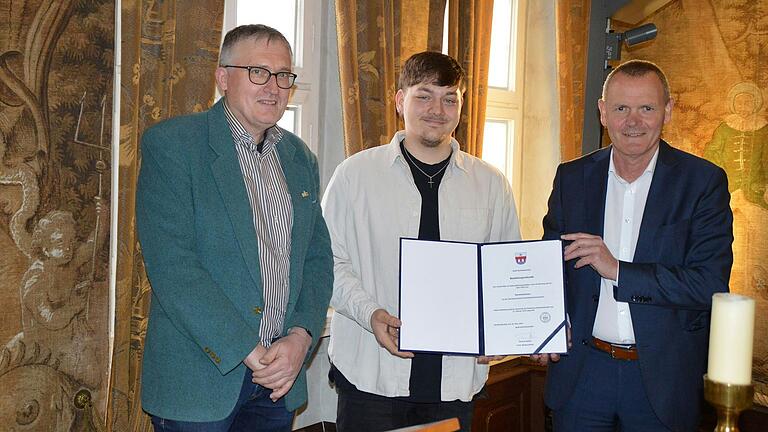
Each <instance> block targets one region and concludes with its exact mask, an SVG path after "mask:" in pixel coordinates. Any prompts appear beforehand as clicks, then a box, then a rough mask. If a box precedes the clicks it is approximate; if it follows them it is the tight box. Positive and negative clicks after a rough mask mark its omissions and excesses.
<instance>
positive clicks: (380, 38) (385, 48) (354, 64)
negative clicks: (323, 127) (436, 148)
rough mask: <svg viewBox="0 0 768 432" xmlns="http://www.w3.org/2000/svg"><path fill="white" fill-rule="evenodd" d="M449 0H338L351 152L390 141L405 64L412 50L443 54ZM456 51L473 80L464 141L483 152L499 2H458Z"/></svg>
mask: <svg viewBox="0 0 768 432" xmlns="http://www.w3.org/2000/svg"><path fill="white" fill-rule="evenodd" d="M445 5H446V0H429V2H424V1H420V0H384V1H381V2H367V1H357V0H337V1H336V21H337V32H338V41H339V42H338V44H339V69H340V78H341V92H342V109H343V114H344V136H345V152H346V154H347V156H350V155H352V154H355V153H357V152H358V151H360V150H364V149H367V148H371V147H375V146H378V145H381V144H382V143H386V142H389V140H390V139H391V138H392V135H393V134H394V133H395V131H396V130H397V129H398V128H399V127H401V125H402V124H401V121H400V119H399V118H398V116H397V112H396V110H395V101H394V95H395V92H396V90H397V77H398V73H399V69H400V65H401V64H402V62H403V61H405V59H407V58H408V57H409V56H411V55H412V54H415V53H417V52H420V51H424V50H428V49H429V50H435V51H439V50H440V48H441V46H442V35H443V18H444V16H445V15H444V11H445ZM450 9H451V11H452V13H451V14H450V15H449V20H450V24H449V26H448V29H449V30H448V37H449V47H454V48H453V49H449V52H450V53H452V55H453V56H454V57H456V59H457V60H458V61H459V62H460V63H461V64H462V66H463V67H464V68H465V69H466V71H467V74H468V76H469V83H468V84H469V85H468V88H467V93H466V94H465V98H464V109H463V113H462V117H461V122H460V124H459V128H458V130H457V139H458V140H459V142H460V143H461V145H462V146H463V147H464V148H465V149H466V150H468V151H469V152H470V153H471V154H474V155H478V156H479V155H480V151H481V148H482V146H481V145H480V144H479V143H480V142H482V127H483V124H484V120H485V99H486V94H487V81H488V59H489V53H490V42H491V41H490V32H489V31H488V29H489V28H490V26H491V18H492V13H493V2H492V1H481V0H451V6H450Z"/></svg>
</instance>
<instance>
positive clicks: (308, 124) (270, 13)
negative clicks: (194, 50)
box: [222, 0, 321, 153]
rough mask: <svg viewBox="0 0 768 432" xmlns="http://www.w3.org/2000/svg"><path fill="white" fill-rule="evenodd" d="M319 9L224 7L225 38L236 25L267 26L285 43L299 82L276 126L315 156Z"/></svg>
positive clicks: (269, 3)
mask: <svg viewBox="0 0 768 432" xmlns="http://www.w3.org/2000/svg"><path fill="white" fill-rule="evenodd" d="M320 7H321V4H320V2H318V1H314V0H280V1H275V0H225V5H224V33H225V34H226V32H227V31H229V30H231V29H233V28H235V27H237V26H238V25H243V24H266V25H268V26H270V27H274V28H275V29H277V30H279V31H280V32H281V33H282V34H283V35H284V36H285V38H286V39H288V42H289V43H290V44H291V49H292V50H293V71H294V73H296V74H297V75H298V78H296V84H295V85H294V90H293V93H292V95H291V100H290V102H289V103H288V108H287V109H286V110H285V114H283V118H282V119H280V121H279V122H277V124H278V125H279V126H280V127H282V128H283V129H286V130H288V131H291V132H293V133H295V134H296V135H298V136H299V137H301V139H303V140H304V141H305V142H306V143H307V145H308V146H309V148H310V149H311V150H312V151H313V152H315V153H317V141H318V138H317V136H318V131H317V123H318V93H319V85H318V82H319V77H318V71H319V70H320V56H319V55H318V53H317V51H319V50H318V49H316V48H315V43H316V41H318V40H319V39H320V37H319V35H318V34H317V33H319V29H318V28H317V26H316V25H315V21H316V20H313V19H312V18H313V17H319V16H321V10H320ZM305 18H306V19H305ZM222 38H223V35H222Z"/></svg>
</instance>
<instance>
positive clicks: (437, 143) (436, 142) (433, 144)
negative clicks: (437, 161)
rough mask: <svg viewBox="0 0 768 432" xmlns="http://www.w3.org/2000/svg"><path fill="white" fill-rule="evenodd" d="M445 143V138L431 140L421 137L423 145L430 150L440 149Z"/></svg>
mask: <svg viewBox="0 0 768 432" xmlns="http://www.w3.org/2000/svg"><path fill="white" fill-rule="evenodd" d="M443 142H445V137H442V138H436V139H431V138H427V137H421V145H423V146H424V147H428V148H435V147H440V144H442V143H443Z"/></svg>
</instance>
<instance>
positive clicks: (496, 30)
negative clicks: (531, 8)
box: [488, 0, 517, 89]
mask: <svg viewBox="0 0 768 432" xmlns="http://www.w3.org/2000/svg"><path fill="white" fill-rule="evenodd" d="M516 3H517V2H516V1H515V0H495V1H494V2H493V27H492V28H491V58H490V62H489V66H488V85H489V86H491V87H501V88H505V89H506V88H510V83H514V79H513V77H511V76H510V72H511V71H510V61H509V60H510V58H513V56H514V54H515V53H514V50H515V46H514V39H513V33H514V30H515V25H514V23H515V20H514V18H515V17H514V15H515V14H513V6H516Z"/></svg>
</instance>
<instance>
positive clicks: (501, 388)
mask: <svg viewBox="0 0 768 432" xmlns="http://www.w3.org/2000/svg"><path fill="white" fill-rule="evenodd" d="M543 389H544V369H543V368H540V367H537V366H533V365H531V364H530V363H529V362H528V361H527V360H526V359H523V358H517V359H512V360H509V361H507V362H504V363H499V364H496V365H493V366H492V367H491V372H490V375H489V377H488V382H487V384H486V393H487V398H481V399H478V400H477V402H476V403H475V412H474V419H473V421H472V432H518V431H519V432H528V431H537V430H543V428H544V402H543V396H542V395H543V391H544V390H543Z"/></svg>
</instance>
